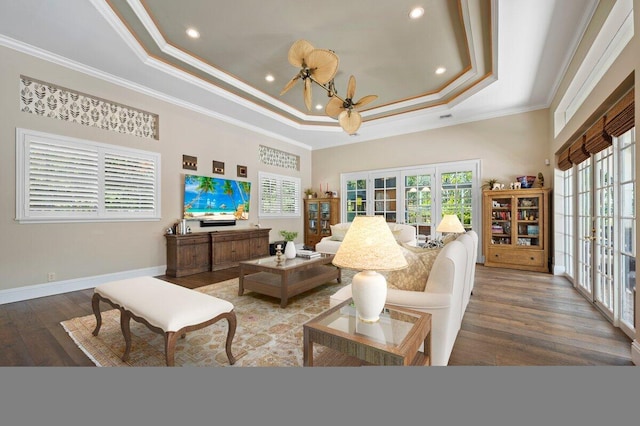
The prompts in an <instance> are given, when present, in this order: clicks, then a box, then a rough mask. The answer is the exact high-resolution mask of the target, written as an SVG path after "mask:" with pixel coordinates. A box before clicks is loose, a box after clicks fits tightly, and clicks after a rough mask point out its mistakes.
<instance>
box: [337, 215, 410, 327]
mask: <svg viewBox="0 0 640 426" xmlns="http://www.w3.org/2000/svg"><path fill="white" fill-rule="evenodd" d="M333 264H334V265H335V266H337V267H339V268H347V269H355V270H359V271H360V272H358V273H357V274H356V275H355V276H354V277H353V280H352V281H351V294H352V298H353V302H354V303H355V305H356V310H357V312H358V317H359V318H360V319H361V320H362V321H367V322H376V321H378V320H379V319H380V312H382V309H383V308H384V304H385V301H386V299H387V280H386V279H385V277H384V276H382V275H381V274H379V273H378V272H376V271H393V270H397V269H402V268H406V267H407V266H408V264H407V260H406V259H405V258H404V255H403V254H402V250H400V246H399V245H398V243H397V242H396V239H395V238H394V236H393V234H392V233H391V229H389V225H387V222H386V221H385V220H384V217H383V216H356V218H355V219H354V220H353V222H352V223H351V226H349V230H348V231H347V233H346V234H345V236H344V239H343V240H342V242H341V243H340V247H339V248H338V251H337V252H336V254H335V257H334V258H333Z"/></svg>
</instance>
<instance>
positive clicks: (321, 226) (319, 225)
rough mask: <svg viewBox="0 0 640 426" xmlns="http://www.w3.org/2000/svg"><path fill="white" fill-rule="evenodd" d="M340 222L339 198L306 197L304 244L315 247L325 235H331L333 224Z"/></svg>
mask: <svg viewBox="0 0 640 426" xmlns="http://www.w3.org/2000/svg"><path fill="white" fill-rule="evenodd" d="M338 222H340V199H339V198H305V199H304V245H305V246H307V247H312V248H313V249H315V246H316V244H318V243H319V242H320V240H321V239H322V238H324V237H328V236H330V235H331V225H335V224H336V223H338Z"/></svg>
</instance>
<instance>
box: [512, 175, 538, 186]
mask: <svg viewBox="0 0 640 426" xmlns="http://www.w3.org/2000/svg"><path fill="white" fill-rule="evenodd" d="M516 180H517V181H518V182H520V188H533V182H535V180H536V177H535V176H518V177H517V178H516Z"/></svg>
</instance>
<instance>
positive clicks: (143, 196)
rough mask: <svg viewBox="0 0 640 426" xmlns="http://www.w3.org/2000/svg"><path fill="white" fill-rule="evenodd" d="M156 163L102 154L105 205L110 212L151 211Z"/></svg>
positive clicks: (154, 204) (124, 155)
mask: <svg viewBox="0 0 640 426" xmlns="http://www.w3.org/2000/svg"><path fill="white" fill-rule="evenodd" d="M155 194H156V190H155V165H154V164H153V162H151V161H149V160H148V159H146V158H144V157H134V156H131V155H127V154H122V153H120V154H105V161H104V205H105V209H106V210H107V211H109V212H119V213H126V212H145V211H146V212H152V211H153V210H154V209H155V206H156V196H155Z"/></svg>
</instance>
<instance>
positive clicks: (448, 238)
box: [442, 234, 458, 244]
mask: <svg viewBox="0 0 640 426" xmlns="http://www.w3.org/2000/svg"><path fill="white" fill-rule="evenodd" d="M456 238H458V234H447V235H445V236H443V237H442V243H443V244H448V243H450V242H451V241H455V240H456Z"/></svg>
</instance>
